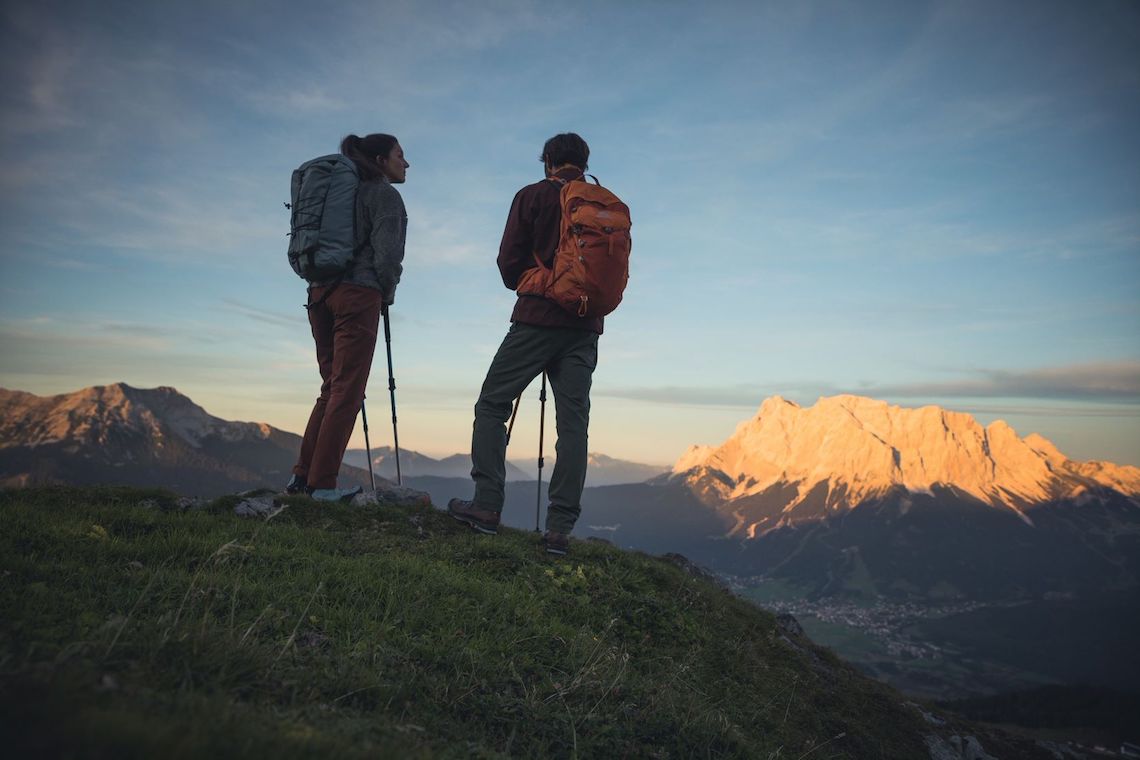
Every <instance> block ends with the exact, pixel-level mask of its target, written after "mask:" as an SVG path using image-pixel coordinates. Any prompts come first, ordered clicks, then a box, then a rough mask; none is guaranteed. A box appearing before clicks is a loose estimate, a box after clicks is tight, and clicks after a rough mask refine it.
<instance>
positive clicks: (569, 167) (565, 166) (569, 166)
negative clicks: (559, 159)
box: [546, 164, 585, 177]
mask: <svg viewBox="0 0 1140 760" xmlns="http://www.w3.org/2000/svg"><path fill="white" fill-rule="evenodd" d="M566 170H570V171H573V172H574V173H575V174H585V172H584V171H583V170H582V169H580V168H578V167H577V166H575V165H574V164H562V166H554V167H550V166H547V167H546V176H547V177H553V176H554V175H555V174H557V173H558V172H561V171H566Z"/></svg>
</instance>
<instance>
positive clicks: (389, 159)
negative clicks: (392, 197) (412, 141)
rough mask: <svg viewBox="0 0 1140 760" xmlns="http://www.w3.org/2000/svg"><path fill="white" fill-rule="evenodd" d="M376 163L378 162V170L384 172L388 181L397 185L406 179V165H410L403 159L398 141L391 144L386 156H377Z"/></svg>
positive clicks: (402, 152) (402, 150)
mask: <svg viewBox="0 0 1140 760" xmlns="http://www.w3.org/2000/svg"><path fill="white" fill-rule="evenodd" d="M376 163H378V164H380V171H382V172H384V176H385V177H387V178H388V181H389V182H391V183H392V184H397V185H398V184H400V183H401V182H403V181H404V180H405V179H407V171H408V167H409V166H411V164H409V163H408V162H407V161H405V160H404V149H403V148H401V147H400V143H396V144H395V145H393V146H392V150H391V152H389V153H388V155H387V156H377V157H376Z"/></svg>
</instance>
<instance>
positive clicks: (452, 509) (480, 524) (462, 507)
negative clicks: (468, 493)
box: [447, 499, 499, 536]
mask: <svg viewBox="0 0 1140 760" xmlns="http://www.w3.org/2000/svg"><path fill="white" fill-rule="evenodd" d="M447 514H449V515H451V516H452V517H454V518H455V519H456V520H458V521H459V522H461V523H467V524H468V525H470V526H471V527H472V528H474V529H475V530H477V531H479V532H480V533H486V534H487V535H489V536H494V535H496V534H497V533H498V532H499V513H498V512H492V511H491V510H489V509H481V508H479V507H477V506H475V502H473V501H467V500H466V499H452V500H451V501H449V502H447Z"/></svg>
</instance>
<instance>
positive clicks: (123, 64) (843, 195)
mask: <svg viewBox="0 0 1140 760" xmlns="http://www.w3.org/2000/svg"><path fill="white" fill-rule="evenodd" d="M0 13H2V14H3V15H2V19H3V34H4V39H5V40H6V41H7V43H6V45H5V46H4V49H3V51H2V52H0V56H2V57H3V66H2V70H0V82H2V84H3V87H2V94H0V102H2V103H3V120H2V124H0V139H2V145H3V158H4V168H3V170H2V172H0V192H2V193H3V202H2V203H0V223H2V225H3V227H2V229H3V230H4V235H3V237H2V238H0V257H2V261H3V271H4V277H3V280H2V283H0V294H2V298H0V319H2V325H0V356H2V357H3V358H2V360H0V386H3V387H6V388H18V389H21V390H26V391H31V392H34V393H40V394H51V393H62V392H67V391H72V390H76V389H78V388H81V387H85V386H89V385H95V384H104V383H111V382H117V381H125V382H127V383H130V384H132V385H136V386H141V387H153V386H158V385H171V386H174V387H176V388H178V389H179V390H181V391H182V392H184V393H186V394H188V395H189V396H191V397H192V398H193V399H194V400H195V401H197V402H198V403H200V404H202V405H203V406H204V407H205V408H206V409H207V410H208V411H210V412H211V413H213V414H216V415H218V416H221V417H225V418H227V419H241V420H256V421H264V422H269V423H270V424H273V425H276V426H278V427H281V428H284V429H287V430H291V431H295V432H300V431H301V430H302V428H303V426H304V422H305V420H306V418H307V415H308V412H309V408H310V405H311V403H312V400H313V398H314V396H315V394H316V392H317V388H318V385H319V378H318V376H317V373H316V364H315V360H314V358H313V355H312V346H311V337H310V336H309V334H308V326H307V323H306V321H305V313H304V310H303V309H302V308H301V304H302V303H303V302H304V284H303V283H302V282H301V281H300V280H299V279H297V278H296V276H295V275H294V274H293V273H292V271H291V270H290V269H289V267H288V265H287V263H286V260H285V254H284V251H285V245H286V238H285V233H286V232H287V231H288V222H289V220H288V213H287V212H286V211H285V209H284V207H283V205H282V203H283V202H284V201H285V200H287V196H288V181H289V174H290V172H291V171H292V169H293V168H294V167H295V166H296V165H298V164H300V163H301V162H302V161H304V160H305V159H307V158H311V157H313V156H316V155H321V154H324V153H330V152H333V151H335V149H336V146H337V145H338V143H339V140H340V138H341V137H342V136H343V135H345V134H347V133H349V132H356V133H358V134H364V133H367V132H373V131H383V132H390V133H392V134H395V135H397V136H398V137H399V138H400V140H401V144H402V145H403V147H404V149H405V152H406V155H407V157H408V160H409V161H410V163H411V168H410V169H409V172H408V182H407V184H405V185H403V186H401V188H400V191H401V193H402V194H403V196H404V200H405V203H406V205H407V208H408V213H409V218H410V222H409V224H410V229H409V234H408V246H407V258H406V261H405V274H404V281H403V283H402V284H401V285H400V288H399V291H398V293H397V302H396V306H395V307H394V308H393V312H392V314H393V320H392V330H393V352H394V360H395V365H396V379H397V383H398V389H397V402H398V410H399V418H400V442H401V444H402V446H403V447H405V448H410V449H416V450H419V451H422V452H425V453H429V454H440V455H442V454H450V453H454V452H458V451H466V449H467V446H468V443H469V438H470V425H471V408H472V406H473V404H474V401H475V397H476V395H477V392H478V388H479V385H480V384H481V382H482V378H483V374H484V372H485V371H486V368H487V365H488V363H489V361H490V358H491V356H492V354H493V353H494V350H495V348H496V347H497V346H498V344H499V342H500V341H501V339H502V337H503V335H504V334H505V331H506V329H507V327H508V318H509V314H510V310H511V305H512V303H513V295H512V294H511V293H510V292H509V291H507V290H505V289H504V288H503V287H502V283H501V281H500V279H499V275H498V272H497V270H496V268H495V264H494V259H495V255H496V254H497V251H498V242H499V236H500V235H501V233H502V227H503V222H504V220H505V218H506V212H507V209H508V208H509V205H510V200H511V198H512V197H513V195H514V193H515V192H516V191H517V190H518V188H519V187H521V186H522V185H524V184H527V183H529V182H532V181H535V180H536V179H538V178H539V177H540V176H541V165H540V164H539V162H538V161H537V156H538V153H539V150H540V148H541V146H542V143H543V142H544V141H545V139H546V138H548V137H550V136H551V135H553V134H555V133H557V132H561V131H576V132H578V133H580V134H581V135H583V136H584V137H585V138H586V139H587V140H588V141H589V143H590V146H591V150H592V155H591V170H592V172H593V173H595V174H596V175H597V176H598V177H599V178H600V179H601V180H602V182H603V183H604V184H605V185H607V186H608V187H610V188H611V189H612V190H614V191H615V192H617V193H618V194H619V195H620V196H621V197H622V198H623V199H624V200H625V201H626V202H627V203H628V205H629V206H630V208H631V210H632V215H633V221H634V228H633V239H634V248H633V259H632V262H631V269H632V272H631V280H630V285H629V288H628V290H627V294H626V301H625V303H624V304H623V305H622V307H621V308H620V309H619V311H618V312H617V313H615V314H614V315H613V316H612V317H611V318H609V319H608V320H607V325H606V334H605V335H604V336H603V338H602V341H601V346H600V359H599V366H598V370H597V372H596V374H595V379H594V394H593V422H592V426H591V445H590V447H591V449H592V450H596V451H601V452H604V453H606V454H609V455H611V456H617V457H622V458H627V459H634V460H638V461H644V462H654V463H669V462H672V461H673V460H674V459H676V457H677V456H678V455H680V453H681V452H682V451H683V450H684V449H685V448H686V447H687V446H688V445H690V444H695V443H706V444H715V443H719V442H720V441H722V440H724V438H726V437H727V436H728V435H729V434H731V432H732V430H733V428H734V427H735V425H736V424H737V423H738V422H740V421H741V420H743V419H746V418H747V417H749V416H751V414H752V413H754V411H755V409H756V408H757V407H758V406H759V404H760V403H761V402H762V401H763V399H764V398H766V397H768V396H771V395H776V394H779V395H782V396H784V397H786V398H791V399H794V400H796V401H798V402H800V403H803V404H811V403H813V402H814V401H815V400H816V398H818V397H819V396H821V395H832V394H835V393H840V392H853V393H860V394H863V395H868V396H873V397H876V398H882V399H885V400H888V401H890V402H892V403H896V404H901V405H903V406H921V405H924V404H939V405H942V406H945V407H947V408H951V409H956V410H960V411H967V412H972V413H974V414H975V415H976V416H977V417H978V418H979V419H980V420H981V421H983V422H989V421H992V420H993V419H998V418H1002V419H1005V420H1007V421H1008V422H1009V423H1010V424H1011V425H1013V426H1014V428H1015V429H1016V430H1017V431H1018V433H1019V434H1021V435H1025V434H1028V433H1030V432H1038V433H1041V434H1042V435H1045V436H1046V437H1048V438H1051V439H1052V440H1054V441H1055V442H1056V443H1057V444H1058V446H1059V447H1060V448H1061V450H1062V451H1064V452H1065V453H1067V454H1069V455H1070V456H1072V457H1074V458H1078V459H1094V458H1095V459H1109V460H1112V461H1117V462H1121V463H1127V464H1134V465H1140V137H1138V135H1140V5H1138V4H1137V3H1135V2H1130V1H1128V0H1118V1H1108V0H1093V1H1092V2H1081V3H1077V2H992V1H990V2H969V1H964V2H945V3H942V2H910V1H907V2H863V3H850V2H790V1H789V2H771V3H765V2H749V3H744V2H740V3H716V2H713V3H708V4H701V5H698V4H695V3H679V2H652V3H651V2H631V3H616V4H615V3H591V2H584V3H576V4H573V5H572V6H567V5H566V4H563V3H549V4H546V3H532V2H525V1H523V0H518V1H511V2H492V3H420V2H399V3H384V2H372V3H367V2H359V3H357V2H347V3H329V4H313V7H312V8H309V9H305V10H300V11H297V10H293V9H288V10H286V9H285V8H284V7H283V6H282V5H281V4H279V3H269V2H259V1H257V0H253V1H251V2H241V1H240V0H239V1H237V2H233V1H231V2H195V3H185V2H179V3H174V2H163V1H158V2H145V3H144V2H101V3H98V4H95V3H78V2H76V3H61V2H51V1H50V0H49V1H48V2H38V3H34V4H32V3H28V4H17V3H7V4H5V5H4V7H3V10H2V11H0ZM385 374H386V367H385V363H384V357H383V353H382V352H381V353H378V355H377V361H376V363H375V364H374V373H373V379H372V381H371V383H370V386H369V391H370V408H373V409H375V411H373V412H372V414H371V415H370V417H371V418H372V419H371V420H370V421H371V423H372V424H371V427H372V430H373V432H372V444H373V445H374V446H377V445H385V444H388V443H390V430H388V429H387V427H386V421H387V419H388V411H387V382H386V379H385V378H384V377H383V376H384V375H385ZM536 399H537V383H536V384H535V386H534V387H533V388H532V389H530V390H529V391H528V393H527V394H526V396H525V398H524V402H523V403H524V405H523V410H522V412H520V418H521V422H520V423H519V425H520V427H519V432H518V433H516V437H515V441H516V443H512V452H511V456H512V458H516V457H518V458H521V457H529V456H532V455H533V452H534V451H535V450H536V449H537V428H538V425H537V422H538V420H537V416H538V406H537V400H536ZM549 411H550V413H551V414H553V410H552V409H551V410H549ZM362 444H363V438H362V436H360V434H359V431H358V433H357V438H356V439H355V440H354V445H362ZM552 445H553V436H552V435H549V434H548V439H547V446H548V447H552Z"/></svg>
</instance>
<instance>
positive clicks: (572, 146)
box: [538, 132, 590, 171]
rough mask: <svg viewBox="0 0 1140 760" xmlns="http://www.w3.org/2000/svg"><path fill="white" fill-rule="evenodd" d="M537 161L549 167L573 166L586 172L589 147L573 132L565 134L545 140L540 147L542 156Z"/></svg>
mask: <svg viewBox="0 0 1140 760" xmlns="http://www.w3.org/2000/svg"><path fill="white" fill-rule="evenodd" d="M538 160H539V161H542V162H543V163H547V164H550V165H551V166H563V165H564V164H573V165H574V166H577V167H578V168H579V169H581V170H582V171H586V169H587V168H588V162H589V160H590V146H589V145H587V144H586V141H585V140H583V139H582V138H581V137H579V136H578V135H576V134H574V133H573V132H566V133H564V134H561V135H555V136H554V137H551V138H550V139H549V140H547V141H546V144H545V145H543V146H542V155H541V156H539V157H538Z"/></svg>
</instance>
